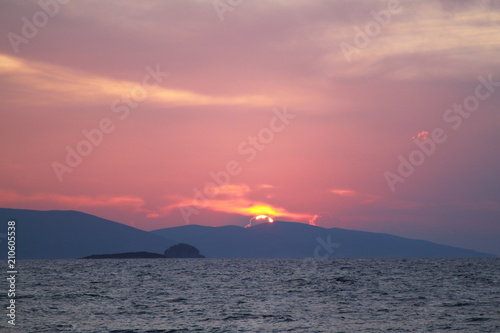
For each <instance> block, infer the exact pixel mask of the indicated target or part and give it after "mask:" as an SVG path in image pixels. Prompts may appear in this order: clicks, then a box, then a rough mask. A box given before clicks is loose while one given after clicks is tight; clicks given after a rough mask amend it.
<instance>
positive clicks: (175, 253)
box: [163, 243, 205, 258]
mask: <svg viewBox="0 0 500 333" xmlns="http://www.w3.org/2000/svg"><path fill="white" fill-rule="evenodd" d="M163 254H164V255H165V257H166V258H205V256H203V255H201V254H200V250H198V249H197V248H195V247H194V246H191V245H189V244H185V243H179V244H177V245H173V246H171V247H169V248H168V249H166V250H165V252H164V253H163Z"/></svg>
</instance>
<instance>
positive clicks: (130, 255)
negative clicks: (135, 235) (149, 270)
mask: <svg viewBox="0 0 500 333" xmlns="http://www.w3.org/2000/svg"><path fill="white" fill-rule="evenodd" d="M155 258H166V257H165V256H164V255H163V254H159V253H152V252H126V253H112V254H93V255H91V256H87V257H83V258H82V259H155Z"/></svg>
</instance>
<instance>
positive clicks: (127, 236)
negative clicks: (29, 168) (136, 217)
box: [0, 208, 176, 259]
mask: <svg viewBox="0 0 500 333" xmlns="http://www.w3.org/2000/svg"><path fill="white" fill-rule="evenodd" d="M9 220H15V221H16V226H15V227H16V230H15V232H16V259H66V258H82V257H86V256H89V255H92V254H95V253H123V252H141V251H147V252H154V253H163V251H165V249H167V248H169V247H170V246H172V245H174V244H176V242H173V241H171V240H169V239H168V238H165V237H160V236H159V235H155V234H152V233H150V232H147V231H143V230H139V229H136V228H132V227H129V226H126V225H123V224H121V223H117V222H112V221H109V220H105V219H102V218H99V217H97V216H93V215H89V214H85V213H81V212H76V211H36V210H25V209H8V208H0V221H2V223H1V229H0V233H1V234H0V236H2V238H0V258H2V259H5V258H6V256H7V239H6V238H5V236H6V235H5V234H6V233H7V221H9Z"/></svg>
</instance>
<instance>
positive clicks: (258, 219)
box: [255, 215, 274, 223]
mask: <svg viewBox="0 0 500 333" xmlns="http://www.w3.org/2000/svg"><path fill="white" fill-rule="evenodd" d="M255 219H256V220H257V221H260V220H267V222H269V223H273V222H274V220H273V219H272V217H270V216H267V215H257V216H256V217H255Z"/></svg>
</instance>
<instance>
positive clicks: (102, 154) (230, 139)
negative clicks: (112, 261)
mask: <svg viewBox="0 0 500 333" xmlns="http://www.w3.org/2000/svg"><path fill="white" fill-rule="evenodd" d="M499 28H500V2H497V1H493V0H491V1H487V0H478V1H452V0H446V1H444V0H442V1H426V0H424V1H410V0H408V1H397V0H390V1H361V0H349V1H347V0H345V1H321V0H318V1H305V0H297V1H293V2H292V1H285V0H269V1H248V0H232V1H229V0H215V1H202V0H176V1H175V0H174V1H132V0H130V1H99V2H96V1H90V0H89V1H71V2H70V1H67V0H64V1H63V0H59V1H56V0H45V1H41V2H36V1H2V2H1V3H0V30H1V31H2V34H3V35H4V36H3V38H2V39H1V41H0V85H1V86H0V87H1V89H0V112H1V116H2V117H1V118H2V121H1V122H0V149H1V150H0V151H1V155H2V156H1V160H2V163H1V164H0V206H1V207H7V208H22V209H37V210H78V211H82V212H86V213H89V214H94V215H97V216H99V217H103V218H106V219H110V220H113V221H116V222H120V223H123V224H126V225H130V226H134V227H137V228H141V229H143V230H154V229H159V228H166V227H172V226H181V225H186V224H201V225H209V226H220V225H229V224H232V225H240V226H245V225H247V223H248V222H249V220H250V219H251V218H252V217H255V216H256V215H268V216H270V217H272V218H273V219H274V220H280V221H295V222H302V223H311V224H315V225H318V226H321V227H327V228H331V227H339V228H345V229H353V230H365V231H372V232H384V233H391V234H394V235H398V236H404V237H409V238H417V239H425V240H429V241H434V242H438V243H442V244H447V245H453V246H457V247H463V248H469V249H475V250H478V251H485V252H490V253H495V254H497V255H500V241H499V240H500V155H499V154H498V151H499V146H500V131H499V127H500V110H499V107H500V58H499V56H498V55H499V54H500V38H499V37H498V31H499Z"/></svg>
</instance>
